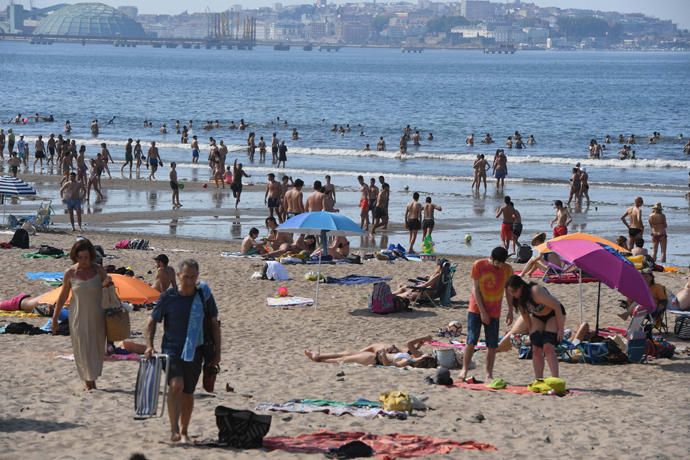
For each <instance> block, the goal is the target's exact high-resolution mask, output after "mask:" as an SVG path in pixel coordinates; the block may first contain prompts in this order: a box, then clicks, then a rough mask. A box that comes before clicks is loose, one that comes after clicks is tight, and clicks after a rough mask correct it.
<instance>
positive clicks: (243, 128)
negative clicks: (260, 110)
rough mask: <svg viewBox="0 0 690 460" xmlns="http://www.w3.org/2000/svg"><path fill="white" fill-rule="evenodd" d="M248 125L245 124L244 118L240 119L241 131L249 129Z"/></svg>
mask: <svg viewBox="0 0 690 460" xmlns="http://www.w3.org/2000/svg"><path fill="white" fill-rule="evenodd" d="M247 126H248V125H247V123H245V122H244V118H240V131H244V130H245V129H247Z"/></svg>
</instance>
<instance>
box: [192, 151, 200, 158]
mask: <svg viewBox="0 0 690 460" xmlns="http://www.w3.org/2000/svg"><path fill="white" fill-rule="evenodd" d="M192 157H193V158H199V151H198V150H197V149H194V150H192Z"/></svg>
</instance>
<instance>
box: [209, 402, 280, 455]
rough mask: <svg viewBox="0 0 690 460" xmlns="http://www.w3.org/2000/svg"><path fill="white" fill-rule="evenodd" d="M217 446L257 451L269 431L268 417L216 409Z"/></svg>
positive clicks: (226, 408)
mask: <svg viewBox="0 0 690 460" xmlns="http://www.w3.org/2000/svg"><path fill="white" fill-rule="evenodd" d="M215 414H216V425H218V444H219V445H221V446H224V447H232V448H234V449H257V448H260V447H261V446H262V445H263V439H264V437H265V436H266V435H267V434H268V430H270V429H271V419H272V417H271V416H270V415H257V414H255V413H254V412H252V411H248V410H237V409H231V408H229V407H224V406H217V407H216V411H215Z"/></svg>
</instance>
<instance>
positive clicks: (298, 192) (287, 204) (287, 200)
mask: <svg viewBox="0 0 690 460" xmlns="http://www.w3.org/2000/svg"><path fill="white" fill-rule="evenodd" d="M302 187H304V181H303V180H302V179H297V180H296V181H295V182H294V187H292V188H291V189H290V190H288V191H287V192H285V194H284V195H283V209H285V219H289V218H291V217H295V216H296V215H298V214H302V213H303V212H304V204H303V202H302Z"/></svg>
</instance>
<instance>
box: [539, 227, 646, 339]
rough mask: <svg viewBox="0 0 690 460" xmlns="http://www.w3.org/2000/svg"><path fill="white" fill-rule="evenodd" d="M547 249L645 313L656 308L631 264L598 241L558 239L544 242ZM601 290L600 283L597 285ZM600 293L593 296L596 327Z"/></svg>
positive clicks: (638, 273) (640, 277) (640, 276)
mask: <svg viewBox="0 0 690 460" xmlns="http://www.w3.org/2000/svg"><path fill="white" fill-rule="evenodd" d="M548 247H549V249H551V250H552V251H554V252H555V253H556V254H558V255H559V256H560V257H561V258H562V259H564V260H566V261H568V262H570V263H572V264H574V265H575V266H576V267H578V268H579V269H580V270H582V271H583V272H585V273H586V274H587V275H589V276H591V277H593V278H596V279H597V280H599V282H600V283H604V284H605V285H607V286H608V287H610V288H611V289H615V290H617V291H618V292H620V293H621V294H623V295H624V296H626V297H629V298H631V299H632V300H634V301H635V302H637V303H638V304H640V305H641V306H642V307H644V308H645V309H646V310H647V312H649V313H651V312H653V311H654V310H655V309H656V305H655V303H654V299H653V298H652V293H651V292H650V290H649V286H647V283H646V282H645V280H644V278H643V277H642V275H641V274H640V272H639V271H637V269H636V268H635V266H634V265H633V264H632V262H630V261H629V260H628V259H626V258H625V256H623V255H622V254H621V253H620V252H618V251H616V250H615V249H613V248H611V247H610V246H607V245H605V244H601V243H595V242H592V241H586V240H561V241H551V242H549V243H548ZM599 288H600V289H601V284H600V285H599ZM600 300H601V299H600V296H599V295H598V296H597V326H596V328H597V330H598V329H599V309H600V307H601V302H600Z"/></svg>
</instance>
